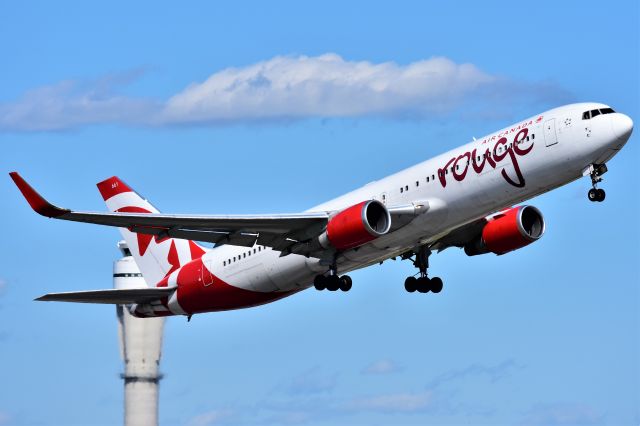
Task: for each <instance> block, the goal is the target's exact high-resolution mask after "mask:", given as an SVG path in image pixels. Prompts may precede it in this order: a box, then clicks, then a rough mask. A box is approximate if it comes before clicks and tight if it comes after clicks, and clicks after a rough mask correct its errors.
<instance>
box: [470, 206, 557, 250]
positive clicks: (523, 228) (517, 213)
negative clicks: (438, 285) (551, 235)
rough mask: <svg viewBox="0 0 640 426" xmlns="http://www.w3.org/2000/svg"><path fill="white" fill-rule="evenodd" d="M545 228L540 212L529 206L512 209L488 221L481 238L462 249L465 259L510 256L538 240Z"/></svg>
mask: <svg viewBox="0 0 640 426" xmlns="http://www.w3.org/2000/svg"><path fill="white" fill-rule="evenodd" d="M544 229H545V223H544V218H543V217H542V213H540V210H538V209H537V208H535V207H532V206H520V207H514V208H512V209H509V210H507V211H506V212H503V213H502V214H500V215H498V216H496V217H494V218H492V219H490V220H489V222H488V223H487V224H486V225H485V226H484V228H483V229H482V233H481V235H480V236H479V237H478V238H476V239H475V240H473V241H471V242H470V243H469V244H467V245H466V246H465V247H464V252H465V253H466V254H467V255H468V256H475V255H478V254H484V253H488V252H491V253H495V254H497V255H502V254H505V253H509V252H510V251H513V250H517V249H519V248H522V247H524V246H527V245H529V244H531V243H532V242H534V241H536V240H538V239H539V238H540V237H541V236H542V235H543V234H544Z"/></svg>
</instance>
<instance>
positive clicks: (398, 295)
mask: <svg viewBox="0 0 640 426" xmlns="http://www.w3.org/2000/svg"><path fill="white" fill-rule="evenodd" d="M442 3H444V2H400V3H398V2H396V3H381V2H351V3H349V4H345V2H332V1H325V2H320V3H316V4H308V3H307V2H269V3H268V4H267V2H261V3H258V2H255V3H249V2H233V4H223V3H220V2H218V3H214V2H194V3H189V4H187V5H180V6H177V5H174V4H158V3H156V2H139V3H136V4H135V5H134V4H130V2H110V3H108V4H104V5H96V4H93V3H92V2H39V3H38V2H30V3H25V2H22V3H19V2H4V3H2V5H0V57H1V58H2V61H0V63H1V64H2V66H0V81H2V84H1V85H0V87H1V88H2V90H0V150H1V151H0V152H1V155H0V169H1V170H2V171H4V172H5V173H8V172H10V171H13V170H18V171H20V172H21V173H22V174H23V175H24V176H25V177H26V178H27V179H28V180H30V181H31V182H32V183H33V184H34V185H35V186H36V187H37V188H38V189H39V190H41V191H42V192H43V193H44V194H46V195H47V196H48V197H50V198H51V199H52V200H53V201H55V202H57V203H59V204H60V205H63V206H69V207H74V208H78V209H91V210H103V209H104V206H103V202H102V200H101V198H100V196H99V194H98V192H97V190H96V188H95V186H94V184H95V183H96V182H98V181H100V180H102V179H104V178H106V177H109V176H112V175H114V174H116V175H119V176H120V177H122V178H123V179H125V180H126V181H127V182H128V183H129V184H131V185H132V186H133V187H134V188H136V189H137V190H138V191H139V192H141V193H143V194H144V195H145V196H146V197H148V198H149V199H150V200H151V201H152V202H153V203H154V204H155V205H157V206H158V207H159V208H160V209H162V210H163V211H166V212H176V213H230V214H231V213H269V212H296V211H301V210H304V209H306V208H309V207H311V206H312V205H314V204H318V203H320V202H322V201H324V200H327V199H329V198H332V197H334V196H337V195H339V194H341V193H344V192H347V191H349V190H351V189H353V188H356V187H358V186H360V185H363V184H365V183H367V182H369V181H371V180H374V179H377V178H380V177H382V176H385V175H387V174H390V173H393V172H395V171H398V170H400V169H402V168H405V167H408V166H410V165H412V164H414V163H416V162H418V161H422V160H423V159H426V158H428V157H430V156H433V155H436V154H438V153H441V152H443V151H445V150H448V149H450V148H452V147H454V146H457V145H461V144H463V143H466V142H468V141H469V140H470V139H471V137H473V136H476V137H478V136H481V135H484V134H487V133H489V132H490V131H492V130H495V129H498V128H501V127H504V126H506V125H508V124H510V123H512V122H515V121H517V120H519V119H520V118H523V117H525V116H528V115H533V114H536V113H538V112H540V111H543V110H544V109H547V108H550V107H555V106H558V105H560V104H563V103H569V102H573V101H600V102H604V103H607V104H610V105H611V106H612V107H614V108H615V109H616V110H619V111H622V112H625V113H626V114H628V115H630V116H631V117H632V118H633V119H634V121H636V122H638V120H639V117H640V114H639V113H640V102H639V101H640V84H639V81H638V80H639V76H640V66H639V59H640V53H639V52H640V46H639V44H640V34H639V27H640V10H639V6H638V3H637V2H636V1H626V2H624V1H621V2H618V1H612V2H600V3H585V2H578V1H567V2H547V1H542V2H535V3H531V4H526V5H514V4H513V2H478V3H473V4H471V3H469V4H453V3H452V4H450V5H445V4H442ZM434 58H436V59H434ZM305 73H306V74H305ZM301 75H306V76H307V78H306V80H305V79H302V80H304V81H302V82H300V78H301V77H300V76H301ZM434 75H435V76H439V77H437V79H436V80H434V78H435V77H433V76H434ZM331 76H337V77H335V78H333V79H332V78H330V77H331ZM432 77H433V78H432ZM225 78H228V79H231V80H233V79H236V80H238V81H242V84H239V85H237V86H235V85H234V86H229V85H225V84H227V83H225V82H226V81H228V80H225ZM234 81H235V80H234ZM287 85H289V86H291V87H293V89H292V90H291V92H286V91H283V90H284V89H282V87H289V86H287ZM371 87H376V88H378V89H379V90H378V92H375V91H372V90H371ZM639 154H640V153H639V150H638V146H637V136H636V135H633V136H632V138H631V141H630V142H629V144H628V145H627V146H626V147H625V149H624V150H623V151H622V152H621V154H620V155H619V156H618V157H616V158H614V159H613V160H612V161H611V162H610V164H609V170H610V171H609V173H607V175H606V176H605V181H604V185H603V187H604V188H606V190H607V200H606V201H605V202H604V203H597V204H594V203H589V202H588V201H587V199H586V191H587V189H588V188H589V182H588V181H587V180H586V179H585V180H580V181H577V182H574V183H572V184H570V185H567V186H565V187H563V188H561V189H558V190H556V191H554V192H553V193H549V194H545V195H543V196H540V197H538V198H536V199H534V200H532V201H531V202H530V203H531V204H533V205H535V206H537V207H538V208H540V209H541V210H542V212H543V214H544V215H545V218H546V220H547V233H546V235H545V236H544V238H542V239H541V240H540V241H539V242H537V243H536V244H533V245H531V246H529V247H526V248H525V249H522V250H520V251H517V252H515V253H511V254H508V255H506V256H501V257H497V256H493V255H486V256H478V257H473V258H468V257H466V256H465V255H464V253H462V252H461V251H456V250H448V251H445V252H443V253H442V254H439V255H437V256H434V257H433V258H432V259H431V265H432V273H433V274H435V275H438V276H441V277H443V278H444V282H445V289H444V291H443V292H442V293H440V294H439V295H431V294H427V295H418V294H407V293H406V292H405V291H404V289H403V280H404V278H405V276H407V275H409V274H411V273H413V269H412V266H411V265H410V264H409V263H406V262H393V261H389V262H385V264H383V265H382V266H377V267H373V268H370V269H367V270H363V271H359V272H356V273H353V274H352V277H353V279H354V287H353V289H352V290H351V291H350V292H349V293H347V294H344V293H328V292H316V291H311V290H310V291H306V292H303V293H301V294H298V295H295V296H293V297H290V298H287V299H285V300H282V301H280V302H277V303H274V304H271V305H267V306H264V307H260V308H256V309H250V310H241V311H235V312H226V313H216V314H207V315H199V316H196V317H194V318H193V320H192V321H191V322H190V323H187V322H186V320H185V319H183V318H172V319H169V320H168V321H167V324H166V334H165V339H166V340H165V345H164V353H163V361H162V370H163V372H164V373H165V374H166V377H165V379H164V380H163V382H162V385H161V396H160V419H161V422H162V423H163V424H186V425H213V424H215V425H218V424H231V425H236V424H238V425H243V424H305V425H344V424H367V425H376V424H381V425H386V424H407V425H411V424H425V423H432V424H461V423H465V424H470V423H471V424H478V423H483V424H638V423H640V411H639V410H638V407H639V406H640V366H639V363H640V361H639V359H640V351H639V340H640V318H639V314H638V312H639V311H640V294H639V290H638V284H639V283H640V277H639V273H638V268H637V265H638V263H639V262H640V247H639V241H640V239H639V237H640V235H639V234H640V231H639V228H638V226H637V218H638V215H639V213H640V209H639V205H638V196H639V195H640V194H639V192H638V187H637V176H636V175H635V173H634V171H635V170H636V168H637V160H638V159H639ZM0 197H1V198H0V199H1V200H2V206H3V207H4V208H3V209H2V212H1V213H0V215H1V217H2V222H3V223H4V224H5V229H4V235H3V237H4V241H5V243H4V244H2V245H1V246H0V258H2V259H3V261H2V262H1V263H0V360H2V362H1V363H0V379H1V382H2V385H1V386H0V424H1V425H4V424H10V425H11V424H16V425H33V424H42V425H59V424H77V425H81V424H82V425H86V424H117V423H120V422H121V415H122V413H121V410H122V383H121V380H120V379H119V377H118V374H119V373H120V371H121V368H122V367H121V362H120V359H119V352H118V348H117V332H116V330H117V329H116V318H115V309H113V308H112V307H110V306H89V305H86V306H85V305H70V304H54V303H36V302H32V299H33V298H34V297H37V296H39V295H41V294H43V293H46V292H53V291H72V290H81V289H92V288H95V289H97V288H108V287H110V286H111V285H112V281H111V277H110V275H111V268H112V262H113V261H114V260H115V259H117V257H118V252H117V250H116V242H117V241H118V233H117V232H116V231H115V230H114V229H110V228H102V227H98V226H91V225H85V224H77V223H65V222H58V221H51V220H45V219H44V218H42V217H39V216H37V215H35V214H33V213H32V212H31V211H30V210H29V208H28V206H27V205H26V203H25V202H24V201H23V200H22V199H21V197H20V196H19V194H18V192H17V190H16V189H15V187H14V186H13V184H12V182H11V181H10V179H9V178H8V176H6V175H5V179H0Z"/></svg>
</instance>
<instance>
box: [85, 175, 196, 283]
mask: <svg viewBox="0 0 640 426" xmlns="http://www.w3.org/2000/svg"><path fill="white" fill-rule="evenodd" d="M97 186H98V190H99V191H100V194H102V198H103V199H104V201H105V202H106V204H107V208H108V209H109V211H112V212H126V213H140V214H148V213H158V210H157V209H156V208H155V207H153V205H151V203H149V202H148V201H147V200H146V199H144V198H143V197H141V196H140V195H139V194H138V193H137V192H135V191H134V190H133V189H131V187H129V186H128V185H127V184H126V183H124V182H123V181H122V180H121V179H119V178H118V177H117V176H113V177H110V178H109V179H106V180H104V181H102V182H100V183H98V184H97ZM133 231H135V229H134V230H130V229H126V228H120V232H121V233H122V237H123V238H124V239H125V241H126V242H127V245H128V246H129V249H130V250H131V254H132V255H133V257H134V259H135V261H136V264H137V265H138V268H140V272H142V275H143V277H144V279H145V281H146V283H147V285H148V286H150V287H154V286H155V285H156V284H157V283H158V282H159V281H160V280H162V279H163V278H164V277H165V276H167V275H169V274H171V273H172V272H173V271H175V270H177V269H179V268H180V267H181V266H182V265H184V264H186V263H188V262H190V261H191V260H193V259H197V258H200V257H202V255H203V254H204V253H205V250H206V249H205V248H203V247H201V246H200V245H198V244H197V243H196V242H194V241H190V240H183V239H177V238H169V237H163V236H162V234H161V233H160V234H159V235H152V234H150V233H138V232H133ZM143 231H146V232H149V231H153V230H150V229H144V230H143Z"/></svg>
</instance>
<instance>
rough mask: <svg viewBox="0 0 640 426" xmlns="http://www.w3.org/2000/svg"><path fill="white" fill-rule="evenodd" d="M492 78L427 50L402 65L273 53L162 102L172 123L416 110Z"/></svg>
mask: <svg viewBox="0 0 640 426" xmlns="http://www.w3.org/2000/svg"><path fill="white" fill-rule="evenodd" d="M494 81H496V78H495V77H493V76H490V75H487V74H485V73H483V72H482V71H480V70H479V69H477V68H476V67H475V66H474V65H471V64H456V63H454V62H453V61H451V60H449V59H447V58H431V59H427V60H423V61H418V62H414V63H412V64H409V65H406V66H402V65H398V64H396V63H394V62H385V63H380V64H374V63H371V62H366V61H359V62H356V61H346V60H344V59H343V58H342V57H340V56H338V55H336V54H325V55H321V56H317V57H307V56H298V57H288V56H278V57H275V58H273V59H270V60H268V61H264V62H259V63H257V64H254V65H250V66H248V67H245V68H228V69H225V70H223V71H220V72H217V73H215V74H213V75H211V76H210V77H209V78H208V79H207V80H206V81H204V82H203V83H199V84H193V85H191V86H190V87H188V88H186V89H185V90H183V91H182V92H181V93H178V94H177V95H175V96H173V97H172V98H171V99H169V101H168V102H167V104H166V106H165V109H164V111H163V117H162V119H163V120H164V121H166V122H176V123H185V122H192V123H206V122H224V121H234V120H239V119H240V120H246V119H249V120H273V119H295V118H305V117H356V116H366V115H385V116H390V115H407V114H408V115H418V116H423V115H427V114H429V113H439V112H443V111H447V110H450V109H451V108H452V107H453V106H455V105H456V104H458V103H459V102H460V100H461V99H462V98H464V96H466V95H469V94H471V93H473V92H474V90H476V89H478V88H479V87H482V86H485V85H488V84H491V83H493V82H494Z"/></svg>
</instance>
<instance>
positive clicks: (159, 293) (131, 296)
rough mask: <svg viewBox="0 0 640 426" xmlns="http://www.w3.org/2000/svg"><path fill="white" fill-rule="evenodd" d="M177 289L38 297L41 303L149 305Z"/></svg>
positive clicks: (161, 288) (94, 291) (93, 292)
mask: <svg viewBox="0 0 640 426" xmlns="http://www.w3.org/2000/svg"><path fill="white" fill-rule="evenodd" d="M176 288H177V287H145V288H132V289H128V288H127V289H113V288H112V289H108V290H88V291H71V292H65V293H48V294H45V295H44V296H40V297H38V298H37V299H35V300H37V301H40V302H75V303H105V304H116V305H128V304H131V303H149V302H152V301H154V300H158V299H162V298H163V297H168V296H170V295H171V293H173V292H174V291H175V289H176Z"/></svg>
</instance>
